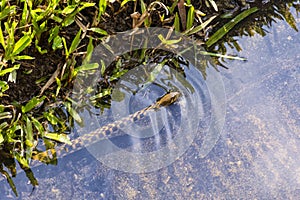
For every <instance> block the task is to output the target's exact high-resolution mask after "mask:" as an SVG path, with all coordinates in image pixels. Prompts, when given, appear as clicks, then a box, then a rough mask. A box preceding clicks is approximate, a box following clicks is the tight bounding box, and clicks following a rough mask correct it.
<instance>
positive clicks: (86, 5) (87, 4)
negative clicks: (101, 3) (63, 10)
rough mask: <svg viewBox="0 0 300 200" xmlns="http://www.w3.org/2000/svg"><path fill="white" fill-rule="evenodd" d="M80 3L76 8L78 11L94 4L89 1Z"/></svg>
mask: <svg viewBox="0 0 300 200" xmlns="http://www.w3.org/2000/svg"><path fill="white" fill-rule="evenodd" d="M80 4H81V5H82V6H81V7H80V8H79V9H78V11H79V12H80V11H81V10H83V9H85V8H87V7H92V6H95V5H96V4H95V3H89V2H81V3H80Z"/></svg>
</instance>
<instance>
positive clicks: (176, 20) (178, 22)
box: [174, 13, 180, 32]
mask: <svg viewBox="0 0 300 200" xmlns="http://www.w3.org/2000/svg"><path fill="white" fill-rule="evenodd" d="M174 27H175V31H177V32H180V20H179V16H178V13H176V14H175V20H174Z"/></svg>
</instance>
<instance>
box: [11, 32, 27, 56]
mask: <svg viewBox="0 0 300 200" xmlns="http://www.w3.org/2000/svg"><path fill="white" fill-rule="evenodd" d="M30 44H31V37H30V36H29V35H24V36H23V37H22V38H21V39H19V40H18V42H17V43H16V44H15V47H14V50H13V52H12V56H14V55H18V54H19V53H20V52H21V51H23V50H24V49H25V48H26V47H28V46H29V45H30Z"/></svg>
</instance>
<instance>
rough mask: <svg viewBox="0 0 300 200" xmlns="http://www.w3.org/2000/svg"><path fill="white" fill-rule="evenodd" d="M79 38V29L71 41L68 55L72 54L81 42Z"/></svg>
mask: <svg viewBox="0 0 300 200" xmlns="http://www.w3.org/2000/svg"><path fill="white" fill-rule="evenodd" d="M80 36H81V29H79V31H78V33H77V34H76V36H75V38H74V40H73V41H72V44H71V47H70V49H69V54H71V53H73V52H74V51H75V50H76V48H77V47H78V45H79V43H80V42H81V39H80Z"/></svg>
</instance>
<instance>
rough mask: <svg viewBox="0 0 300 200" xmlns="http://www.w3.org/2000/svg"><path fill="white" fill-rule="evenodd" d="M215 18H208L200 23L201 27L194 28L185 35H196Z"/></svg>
mask: <svg viewBox="0 0 300 200" xmlns="http://www.w3.org/2000/svg"><path fill="white" fill-rule="evenodd" d="M216 17H217V16H213V17H211V18H209V19H208V20H206V21H205V22H204V23H202V24H201V25H199V26H196V27H195V28H193V29H191V30H189V31H187V33H186V34H187V35H192V34H194V33H197V32H199V31H201V30H202V29H204V28H205V27H206V26H207V25H208V24H209V23H210V22H211V21H212V20H214V19H215V18H216Z"/></svg>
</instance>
